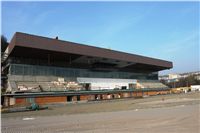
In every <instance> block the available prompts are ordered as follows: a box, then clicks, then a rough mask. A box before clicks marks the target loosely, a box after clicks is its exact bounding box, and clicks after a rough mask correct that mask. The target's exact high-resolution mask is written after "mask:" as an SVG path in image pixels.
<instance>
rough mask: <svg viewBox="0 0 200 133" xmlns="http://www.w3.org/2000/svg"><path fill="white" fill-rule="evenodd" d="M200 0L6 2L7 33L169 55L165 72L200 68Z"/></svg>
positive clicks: (3, 13)
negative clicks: (160, 0) (168, 67)
mask: <svg viewBox="0 0 200 133" xmlns="http://www.w3.org/2000/svg"><path fill="white" fill-rule="evenodd" d="M199 5H200V3H199V2H2V5H1V6H2V8H1V9H2V10H1V20H2V21H1V23H2V31H1V32H2V33H1V34H3V35H4V36H5V37H6V38H7V39H8V41H10V39H11V38H12V36H13V35H14V33H15V32H24V33H29V34H35V35H40V36H45V37H50V38H55V37H56V36H58V37H59V39H61V40H66V41H72V42H77V43H82V44H87V45H92V46H97V47H103V48H109V49H112V50H118V51H123V52H128V53H133V54H139V55H144V56H148V57H153V58H158V59H163V60H168V61H172V62H173V68H172V69H170V70H164V71H161V72H159V74H160V75H164V74H169V73H183V72H192V71H199V70H200V61H199V57H200V53H199V50H200V47H199V30H200V29H199V15H200V14H199Z"/></svg>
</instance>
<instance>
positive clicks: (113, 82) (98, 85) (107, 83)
mask: <svg viewBox="0 0 200 133" xmlns="http://www.w3.org/2000/svg"><path fill="white" fill-rule="evenodd" d="M77 81H78V82H79V83H90V84H91V90H103V89H114V88H120V89H121V87H122V86H126V87H127V88H128V87H129V84H136V80H135V79H112V78H84V77H78V78H77Z"/></svg>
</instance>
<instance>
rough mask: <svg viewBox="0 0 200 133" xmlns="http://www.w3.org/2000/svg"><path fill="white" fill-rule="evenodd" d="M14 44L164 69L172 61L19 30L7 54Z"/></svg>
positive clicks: (168, 66)
mask: <svg viewBox="0 0 200 133" xmlns="http://www.w3.org/2000/svg"><path fill="white" fill-rule="evenodd" d="M16 46H17V47H26V48H32V49H41V50H49V51H55V52H62V53H71V54H78V55H85V56H93V57H101V58H109V59H115V60H121V61H127V62H134V63H140V64H147V65H153V66H160V67H163V68H165V69H169V68H172V62H169V61H165V60H160V59H155V58H150V57H145V56H141V55H135V54H129V53H125V52H119V51H115V50H109V49H105V48H98V47H94V46H88V45H83V44H78V43H74V42H69V41H62V40H57V39H52V38H47V37H41V36H36V35H30V34H25V33H19V32H16V33H15V35H14V37H13V38H12V40H11V42H10V45H9V54H10V53H12V51H13V48H14V47H16Z"/></svg>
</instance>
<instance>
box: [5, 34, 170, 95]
mask: <svg viewBox="0 0 200 133" xmlns="http://www.w3.org/2000/svg"><path fill="white" fill-rule="evenodd" d="M5 53H6V55H7V58H6V59H4V60H3V62H2V71H3V72H4V73H5V74H6V75H7V81H6V83H5V84H7V86H6V87H7V88H6V89H7V91H6V92H7V93H11V94H12V96H14V94H15V93H24V94H26V93H29V96H30V93H33V92H42V93H43V94H44V93H45V92H61V91H62V92H65V93H67V92H69V91H72V90H73V91H74V90H76V91H93V90H98V91H100V90H128V89H137V86H138V84H140V85H139V86H143V87H140V88H146V89H150V88H152V90H153V89H154V90H155V89H156V88H157V89H167V88H166V86H164V85H162V84H161V83H159V81H158V71H161V70H165V69H170V68H172V62H169V61H164V60H160V59H154V58H150V57H144V56H140V55H135V54H129V53H124V52H119V51H115V50H110V49H104V48H98V47H93V46H88V45H83V44H77V43H73V42H68V41H62V40H58V38H56V39H52V38H46V37H41V36H36V35H30V34H25V33H19V32H17V33H16V34H15V35H14V36H13V38H12V40H11V42H10V44H9V46H8V48H7V49H6V52H5ZM11 94H9V95H10V96H11ZM66 95H67V94H66Z"/></svg>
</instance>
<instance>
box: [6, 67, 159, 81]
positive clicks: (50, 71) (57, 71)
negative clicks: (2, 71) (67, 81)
mask: <svg viewBox="0 0 200 133" xmlns="http://www.w3.org/2000/svg"><path fill="white" fill-rule="evenodd" d="M10 74H11V75H30V76H58V77H93V78H120V79H151V80H156V79H157V78H158V73H157V72H156V73H155V72H154V73H132V72H119V71H111V72H103V71H91V70H89V69H77V68H66V67H53V66H41V65H26V64H11V65H10Z"/></svg>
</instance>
